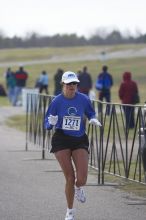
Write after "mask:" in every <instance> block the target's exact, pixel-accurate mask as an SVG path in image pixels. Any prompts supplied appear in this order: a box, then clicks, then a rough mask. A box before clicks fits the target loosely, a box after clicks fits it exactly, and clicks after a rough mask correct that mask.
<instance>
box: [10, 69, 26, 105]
mask: <svg viewBox="0 0 146 220" xmlns="http://www.w3.org/2000/svg"><path fill="white" fill-rule="evenodd" d="M14 76H15V81H16V86H15V90H14V98H13V106H16V105H18V98H19V97H20V96H22V89H23V88H25V86H26V81H27V79H28V73H27V72H26V71H25V70H24V68H23V66H20V68H19V70H17V71H16V73H15V74H14Z"/></svg>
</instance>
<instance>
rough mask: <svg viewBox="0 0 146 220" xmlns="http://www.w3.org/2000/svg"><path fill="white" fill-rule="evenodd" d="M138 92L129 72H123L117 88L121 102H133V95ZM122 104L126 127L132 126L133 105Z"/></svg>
mask: <svg viewBox="0 0 146 220" xmlns="http://www.w3.org/2000/svg"><path fill="white" fill-rule="evenodd" d="M136 93H138V86H137V83H136V82H135V81H133V80H132V74H131V72H125V73H124V74H123V82H122V83H121V85H120V88H119V98H120V99H121V101H122V104H131V105H133V104H135V103H134V96H135V94H136ZM131 105H124V106H123V110H124V114H125V119H126V128H127V129H129V128H131V129H132V128H134V126H135V122H134V106H131Z"/></svg>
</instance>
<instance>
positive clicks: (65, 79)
mask: <svg viewBox="0 0 146 220" xmlns="http://www.w3.org/2000/svg"><path fill="white" fill-rule="evenodd" d="M61 81H62V83H71V82H77V83H79V82H80V81H79V80H78V77H77V75H76V74H75V73H74V72H71V71H67V72H65V73H63V75H62V80H61Z"/></svg>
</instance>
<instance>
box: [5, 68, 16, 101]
mask: <svg viewBox="0 0 146 220" xmlns="http://www.w3.org/2000/svg"><path fill="white" fill-rule="evenodd" d="M15 86H16V79H15V74H14V73H13V72H12V71H11V73H9V74H8V75H7V96H8V99H9V101H10V102H11V104H13V99H14V95H15Z"/></svg>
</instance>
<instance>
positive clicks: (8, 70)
mask: <svg viewBox="0 0 146 220" xmlns="http://www.w3.org/2000/svg"><path fill="white" fill-rule="evenodd" d="M10 74H11V68H10V67H8V69H7V71H6V72H5V73H4V77H5V80H6V87H7V88H8V82H7V80H8V77H9V75H10Z"/></svg>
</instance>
